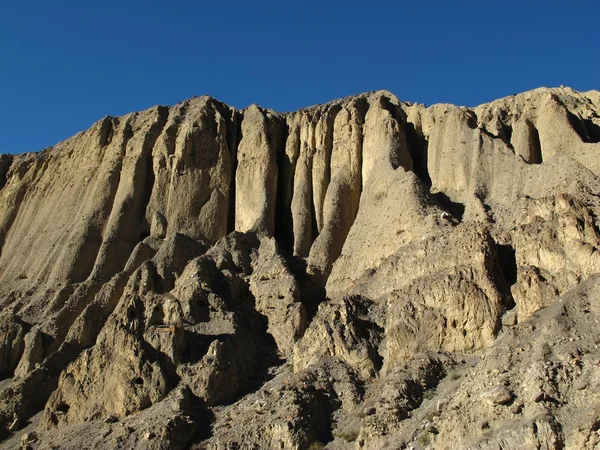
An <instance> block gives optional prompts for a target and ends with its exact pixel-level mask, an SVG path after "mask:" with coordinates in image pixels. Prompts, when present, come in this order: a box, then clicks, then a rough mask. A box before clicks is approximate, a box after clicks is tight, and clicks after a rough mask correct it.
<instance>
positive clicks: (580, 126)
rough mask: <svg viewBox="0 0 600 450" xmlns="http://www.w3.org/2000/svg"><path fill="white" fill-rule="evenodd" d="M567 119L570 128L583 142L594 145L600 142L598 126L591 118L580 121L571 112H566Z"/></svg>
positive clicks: (599, 127)
mask: <svg viewBox="0 0 600 450" xmlns="http://www.w3.org/2000/svg"><path fill="white" fill-rule="evenodd" d="M567 117H568V119H569V123H570V125H571V127H572V128H573V129H574V130H575V131H576V132H577V134H578V135H579V137H580V138H581V140H582V141H583V142H586V143H594V144H595V143H599V142H600V125H598V124H596V123H595V122H594V121H593V120H592V119H591V118H589V119H582V118H581V117H579V116H577V115H575V114H573V113H572V112H571V111H567Z"/></svg>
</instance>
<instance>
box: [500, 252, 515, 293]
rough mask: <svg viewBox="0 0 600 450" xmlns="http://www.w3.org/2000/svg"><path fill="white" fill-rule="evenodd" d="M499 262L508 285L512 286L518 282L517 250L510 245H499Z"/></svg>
mask: <svg viewBox="0 0 600 450" xmlns="http://www.w3.org/2000/svg"><path fill="white" fill-rule="evenodd" d="M497 251H498V262H499V263H500V268H501V269H502V275H504V279H505V280H506V282H507V283H508V285H509V286H512V285H513V284H515V283H516V282H517V257H516V252H515V249H514V248H512V247H511V246H510V245H498V250H497Z"/></svg>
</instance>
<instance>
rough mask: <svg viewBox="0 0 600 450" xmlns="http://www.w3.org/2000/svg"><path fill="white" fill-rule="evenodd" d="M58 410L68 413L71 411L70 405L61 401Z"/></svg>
mask: <svg viewBox="0 0 600 450" xmlns="http://www.w3.org/2000/svg"><path fill="white" fill-rule="evenodd" d="M56 411H58V412H60V413H63V414H66V413H68V412H69V405H67V404H66V403H61V404H60V405H58V406H57V407H56Z"/></svg>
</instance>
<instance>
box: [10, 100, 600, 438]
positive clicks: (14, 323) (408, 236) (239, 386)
mask: <svg viewBox="0 0 600 450" xmlns="http://www.w3.org/2000/svg"><path fill="white" fill-rule="evenodd" d="M599 156H600V94H599V93H598V92H595V91H594V92H588V93H582V92H577V91H574V90H571V89H569V88H559V89H546V88H542V89H537V90H534V91H530V92H526V93H523V94H519V95H515V96H511V97H507V98H504V99H500V100H497V101H494V102H491V103H488V104H484V105H480V106H478V107H475V108H466V107H458V106H454V105H446V104H443V105H442V104H439V105H433V106H430V107H426V106H425V105H422V104H412V103H406V102H402V101H400V100H398V99H397V98H396V97H395V96H394V95H393V94H391V93H389V92H386V91H378V92H372V93H368V94H363V95H358V96H354V97H349V98H344V99H340V100H336V101H333V102H331V103H328V104H324V105H318V106H314V107H311V108H306V109H302V110H299V111H296V112H292V113H278V112H275V111H271V110H268V109H264V108H261V107H259V106H257V105H252V106H250V107H248V108H246V109H244V110H237V109H234V108H231V107H229V106H227V105H225V104H223V103H221V102H219V101H217V100H215V99H212V98H209V97H200V98H193V99H190V100H187V101H185V102H183V103H180V104H178V105H175V106H173V107H162V106H161V107H154V108H151V109H149V110H146V111H142V112H137V113H131V114H128V115H126V116H123V117H118V118H116V117H106V118H104V119H102V120H101V121H99V122H97V123H96V124H94V125H93V126H92V127H91V128H90V129H89V130H88V131H85V132H82V133H79V134H78V135H76V136H73V137H72V138H70V139H68V140H66V141H64V142H61V143H60V144H58V145H56V146H55V147H53V148H49V149H46V150H44V151H43V152H40V153H31V154H24V155H0V304H1V306H2V308H1V309H0V375H1V376H2V377H3V378H4V380H5V381H3V382H2V385H1V386H0V435H1V437H2V438H3V439H6V441H5V443H4V444H3V445H6V447H7V448H18V447H19V446H21V445H25V446H27V445H29V446H34V447H35V446H44V445H47V446H48V445H50V446H52V445H55V446H59V447H61V448H84V447H89V448H91V447H94V448H115V447H121V448H190V447H192V448H198V449H200V448H213V449H229V448H277V449H280V448H286V449H287V448H290V449H310V448H312V449H315V448H324V447H327V448H332V449H341V448H372V449H379V448H398V446H400V448H428V447H432V448H482V449H483V448H498V447H503V448H504V447H506V448H508V447H511V448H564V447H566V448H594V447H595V446H596V445H598V444H599V442H598V434H597V432H596V431H597V428H598V427H597V420H598V418H597V417H596V416H597V413H598V411H597V408H595V407H593V405H595V404H597V403H598V400H599V399H598V398H597V392H600V390H599V389H598V388H599V387H600V386H599V384H600V377H598V375H597V374H596V372H597V371H596V370H594V367H595V364H596V363H597V360H598V358H599V357H600V353H599V351H598V349H597V344H596V342H595V338H594V335H595V331H597V330H596V328H597V323H598V320H600V318H599V317H598V314H599V311H600V297H599V291H598V286H599V284H598V278H597V276H596V275H595V274H597V273H598V272H600V251H599V248H600V222H599V219H598V218H599V217H600V197H599V196H598V193H600V178H599V177H600V157H599ZM453 446H454V447H453Z"/></svg>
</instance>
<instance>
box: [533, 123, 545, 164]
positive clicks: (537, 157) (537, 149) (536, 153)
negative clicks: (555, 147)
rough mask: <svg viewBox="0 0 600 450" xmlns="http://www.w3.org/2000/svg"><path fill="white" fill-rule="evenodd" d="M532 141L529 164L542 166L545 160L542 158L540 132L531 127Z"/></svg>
mask: <svg viewBox="0 0 600 450" xmlns="http://www.w3.org/2000/svg"><path fill="white" fill-rule="evenodd" d="M530 131H531V139H530V146H531V147H530V149H529V163H530V164H541V163H542V162H543V161H544V159H543V158H542V142H541V141H540V132H539V131H538V129H537V128H536V127H534V126H533V125H531V127H530Z"/></svg>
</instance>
